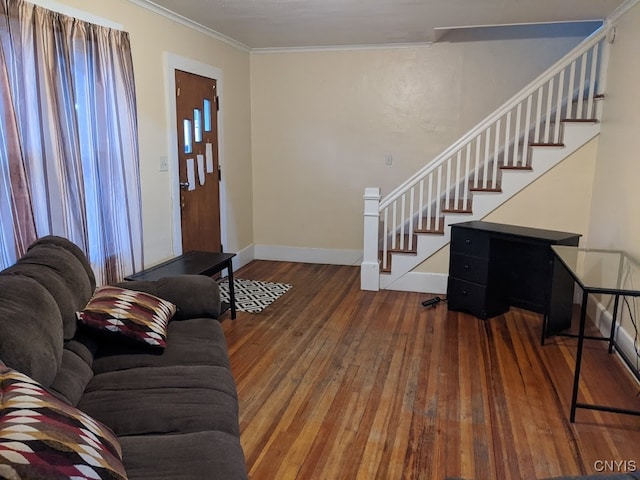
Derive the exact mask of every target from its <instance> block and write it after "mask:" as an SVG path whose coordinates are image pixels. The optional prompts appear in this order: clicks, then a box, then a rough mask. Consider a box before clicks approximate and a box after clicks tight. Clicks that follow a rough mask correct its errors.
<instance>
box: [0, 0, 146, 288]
mask: <svg viewBox="0 0 640 480" xmlns="http://www.w3.org/2000/svg"><path fill="white" fill-rule="evenodd" d="M0 62H1V63H0V92H1V93H0V115H1V117H0V121H1V125H0V189H1V190H0V267H6V266H8V265H10V264H11V263H13V262H14V261H15V260H16V258H17V257H19V256H20V255H22V254H23V253H24V251H25V249H26V248H27V247H28V245H29V244H30V243H31V242H33V241H34V240H35V239H36V238H38V237H41V236H44V235H48V234H53V235H59V236H63V237H66V238H68V239H70V240H71V241H72V242H74V243H76V244H77V245H78V246H80V248H82V249H83V250H84V251H85V252H86V253H87V256H88V257H89V260H90V262H91V264H92V266H93V268H94V271H95V272H96V277H97V280H98V282H99V283H109V282H113V281H118V280H121V279H122V278H123V276H125V275H127V274H130V273H132V272H135V271H138V270H140V269H141V268H142V265H143V258H142V218H141V199H140V178H139V153H138V141H137V117H136V99H135V86H134V76H133V61H132V57H131V46H130V42H129V35H128V33H126V32H122V31H119V30H114V29H110V28H106V27H102V26H98V25H94V24H91V23H87V22H84V21H81V20H78V19H75V18H71V17H68V16H65V15H62V14H59V13H56V12H52V11H50V10H47V9H44V8H41V7H38V6H35V5H32V4H30V3H27V2H24V1H21V0H0Z"/></svg>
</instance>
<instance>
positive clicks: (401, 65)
mask: <svg viewBox="0 0 640 480" xmlns="http://www.w3.org/2000/svg"><path fill="white" fill-rule="evenodd" d="M580 39H581V38H575V37H572V38H558V37H555V38H546V39H545V38H529V39H519V40H517V39H509V40H498V39H485V40H481V41H473V42H464V41H456V42H443V43H436V44H433V45H431V46H416V47H410V48H395V49H391V48H389V49H362V50H348V51H340V50H338V51H311V52H290V53H269V54H267V53H261V54H252V55H251V75H252V79H251V104H252V131H253V136H252V151H253V163H254V169H253V173H254V177H253V180H254V189H253V193H254V242H255V243H256V245H279V246H291V247H306V248H312V247H315V248H321V249H345V250H349V249H359V250H361V249H362V209H363V201H362V195H363V191H364V188H365V187H381V188H382V192H383V195H384V194H385V193H388V192H389V191H390V190H391V189H393V188H394V187H396V186H397V185H398V184H400V183H401V182H402V181H404V180H405V179H406V178H407V177H408V176H410V175H411V174H412V173H414V172H415V171H416V170H418V169H419V168H420V167H421V166H422V165H424V164H425V163H427V162H428V161H430V160H431V159H432V158H433V157H434V156H435V155H437V154H438V153H440V152H441V151H442V150H443V149H445V148H446V147H448V146H449V145H450V144H451V143H452V142H453V141H455V140H456V139H457V138H458V137H459V136H460V135H461V134H463V133H464V132H466V131H467V130H468V129H469V128H470V127H472V126H473V125H475V124H476V123H477V122H479V121H480V120H482V119H483V118H484V117H485V116H486V115H487V114H489V113H490V112H492V111H493V110H495V109H496V108H497V107H498V106H500V105H501V104H502V103H503V102H504V101H506V100H507V99H508V98H509V97H510V96H511V95H512V94H514V93H516V92H517V91H518V90H519V89H521V88H522V87H524V86H525V85H526V84H527V83H528V82H529V81H531V80H532V79H533V78H535V77H536V76H537V75H539V74H540V73H542V72H543V71H544V69H545V68H546V67H548V66H550V65H551V64H552V63H553V62H554V61H555V60H556V59H558V58H559V57H560V56H561V55H562V54H564V53H565V52H566V51H568V50H569V49H570V48H571V47H573V46H574V45H575V44H576V43H577V42H578V41H579V40H580ZM386 155H391V156H392V158H393V165H391V166H388V165H385V161H384V160H385V156H386Z"/></svg>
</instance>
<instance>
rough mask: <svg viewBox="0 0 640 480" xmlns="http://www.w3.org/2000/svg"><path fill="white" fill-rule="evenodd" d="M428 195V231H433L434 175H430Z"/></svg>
mask: <svg viewBox="0 0 640 480" xmlns="http://www.w3.org/2000/svg"><path fill="white" fill-rule="evenodd" d="M428 187H429V188H428V193H427V230H431V217H432V216H433V215H432V213H433V173H430V174H429V184H428Z"/></svg>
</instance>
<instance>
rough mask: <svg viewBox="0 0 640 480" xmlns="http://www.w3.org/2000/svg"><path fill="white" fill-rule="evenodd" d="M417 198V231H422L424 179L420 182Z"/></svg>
mask: <svg viewBox="0 0 640 480" xmlns="http://www.w3.org/2000/svg"><path fill="white" fill-rule="evenodd" d="M419 192H420V193H419V197H418V230H422V227H423V223H424V222H423V220H422V214H423V213H424V178H423V179H422V180H420V190H419Z"/></svg>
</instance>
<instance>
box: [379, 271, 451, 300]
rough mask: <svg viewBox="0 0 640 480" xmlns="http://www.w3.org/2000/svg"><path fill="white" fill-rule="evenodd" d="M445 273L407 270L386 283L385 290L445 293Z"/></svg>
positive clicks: (446, 275)
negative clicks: (397, 277)
mask: <svg viewBox="0 0 640 480" xmlns="http://www.w3.org/2000/svg"><path fill="white" fill-rule="evenodd" d="M448 277H449V275H448V274H446V273H428V272H409V273H407V274H406V275H403V276H402V277H400V278H399V279H397V280H396V281H395V282H393V283H392V284H390V285H388V286H387V287H386V289H385V290H398V291H401V292H419V293H437V294H441V295H443V294H446V293H447V278H448Z"/></svg>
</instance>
